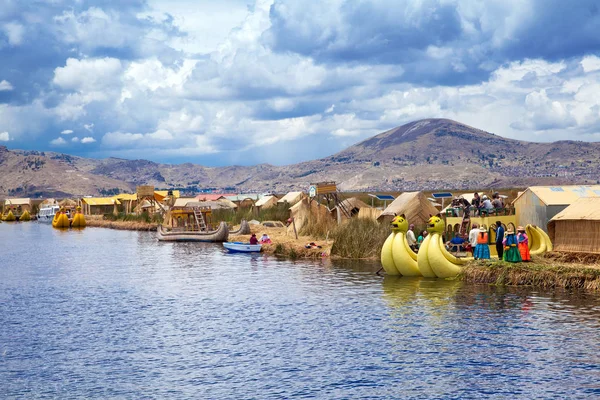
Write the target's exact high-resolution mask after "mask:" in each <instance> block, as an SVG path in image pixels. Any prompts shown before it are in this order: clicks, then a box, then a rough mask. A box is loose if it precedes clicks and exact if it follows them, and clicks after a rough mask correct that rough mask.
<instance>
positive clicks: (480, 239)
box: [477, 232, 488, 244]
mask: <svg viewBox="0 0 600 400" xmlns="http://www.w3.org/2000/svg"><path fill="white" fill-rule="evenodd" d="M487 242H488V234H487V232H478V233H477V244H487Z"/></svg>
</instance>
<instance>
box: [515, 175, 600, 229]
mask: <svg viewBox="0 0 600 400" xmlns="http://www.w3.org/2000/svg"><path fill="white" fill-rule="evenodd" d="M594 196H600V185H595V186H531V187H528V188H527V190H525V191H524V192H523V193H521V194H520V195H519V196H518V197H517V198H516V199H515V200H514V201H513V206H514V207H515V209H516V214H517V224H518V225H525V224H533V225H537V226H539V227H540V228H542V229H544V230H546V229H547V225H548V221H550V220H551V219H552V217H554V216H555V215H556V214H558V213H559V212H561V211H562V210H564V209H565V208H567V207H568V206H569V205H571V204H573V203H574V202H575V201H576V200H577V199H579V198H581V197H594Z"/></svg>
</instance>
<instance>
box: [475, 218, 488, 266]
mask: <svg viewBox="0 0 600 400" xmlns="http://www.w3.org/2000/svg"><path fill="white" fill-rule="evenodd" d="M478 230H479V232H478V233H477V245H476V246H475V251H474V252H473V258H474V259H476V260H477V259H482V260H489V259H490V246H488V232H487V229H486V228H485V226H483V225H481V227H480V228H479V229H478Z"/></svg>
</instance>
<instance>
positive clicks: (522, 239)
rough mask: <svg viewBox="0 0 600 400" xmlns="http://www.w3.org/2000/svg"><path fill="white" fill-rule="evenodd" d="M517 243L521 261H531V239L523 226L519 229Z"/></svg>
mask: <svg viewBox="0 0 600 400" xmlns="http://www.w3.org/2000/svg"><path fill="white" fill-rule="evenodd" d="M517 243H518V246H517V247H518V248H519V253H520V254H521V259H522V260H523V261H531V254H529V238H528V237H527V234H526V233H525V228H523V227H522V226H519V227H518V228H517Z"/></svg>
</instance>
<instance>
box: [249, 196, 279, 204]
mask: <svg viewBox="0 0 600 400" xmlns="http://www.w3.org/2000/svg"><path fill="white" fill-rule="evenodd" d="M276 202H277V197H275V196H273V195H270V196H264V197H262V198H260V199H259V200H258V201H257V202H256V203H254V205H255V206H256V207H262V206H265V205H267V206H268V205H272V204H274V203H276Z"/></svg>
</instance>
